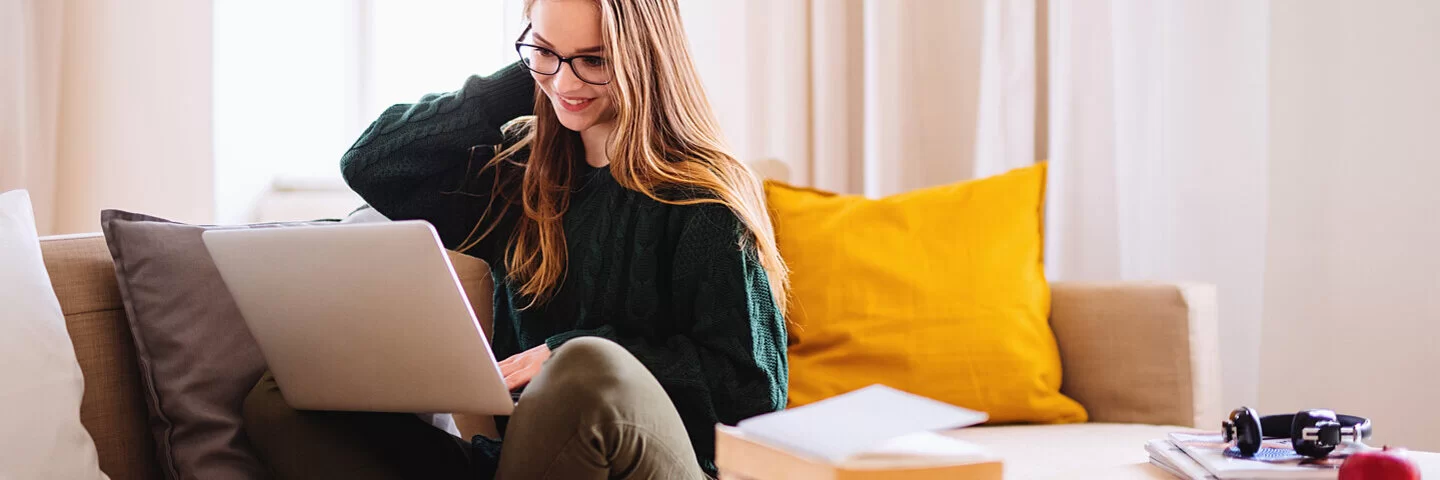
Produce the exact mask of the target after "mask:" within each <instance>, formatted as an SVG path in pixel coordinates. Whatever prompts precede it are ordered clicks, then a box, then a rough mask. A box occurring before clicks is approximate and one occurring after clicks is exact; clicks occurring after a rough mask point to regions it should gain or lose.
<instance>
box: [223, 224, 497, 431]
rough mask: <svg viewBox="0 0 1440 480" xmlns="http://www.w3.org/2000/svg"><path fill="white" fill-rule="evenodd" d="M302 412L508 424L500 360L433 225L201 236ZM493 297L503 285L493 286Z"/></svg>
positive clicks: (487, 311)
mask: <svg viewBox="0 0 1440 480" xmlns="http://www.w3.org/2000/svg"><path fill="white" fill-rule="evenodd" d="M202 239H203V241H204V242H205V247H206V248H207V249H209V251H210V256H211V257H212V258H213V259H214V261H215V266H216V267H217V268H219V270H220V276H221V278H223V279H224V281H225V285H226V286H227V287H228V288H229V290H230V293H231V295H232V296H233V297H234V298H235V304H236V305H237V306H239V308H240V314H241V315H242V316H243V317H244V318H245V324H246V325H247V326H248V327H249V328H250V333H251V334H252V335H253V336H254V337H255V341H256V343H258V344H259V346H260V351H261V353H262V354H263V355H264V357H265V361H266V362H268V364H269V366H270V371H271V372H272V373H273V374H274V375H275V381H276V382H277V383H278V384H279V385H280V389H281V391H283V392H284V395H285V400H286V402H288V403H289V404H290V406H292V407H294V408H296V409H299V410H342V411H370V412H406V413H473V414H489V415H509V414H510V413H511V411H512V410H513V409H514V405H515V402H514V398H513V397H512V396H511V394H510V392H509V390H508V389H506V388H505V381H504V379H503V378H502V377H501V374H500V368H499V366H498V365H497V364H496V361H495V354H494V352H492V351H491V350H490V344H489V342H488V341H487V340H486V338H485V334H484V333H483V331H482V330H481V328H480V323H479V320H478V318H477V316H476V315H477V314H479V315H484V316H486V318H488V317H489V316H490V315H491V314H492V313H493V312H491V311H490V309H489V308H490V307H489V306H488V305H487V306H486V307H485V309H484V310H483V311H479V312H477V311H475V310H474V309H472V308H471V306H470V302H469V301H467V300H466V297H465V293H464V291H463V290H462V289H461V286H460V280H459V278H458V277H457V276H456V275H455V269H454V267H453V266H452V265H451V264H450V259H449V257H448V256H447V255H446V254H445V249H444V247H443V246H442V245H441V243H440V238H439V236H438V235H437V234H436V232H435V229H434V227H432V226H431V225H430V224H429V223H427V222H423V221H413V220H412V221H399V222H382V223H355V224H336V225H318V226H305V227H287V228H252V229H233V230H209V231H206V232H205V233H204V234H203V235H202ZM492 288H493V287H492Z"/></svg>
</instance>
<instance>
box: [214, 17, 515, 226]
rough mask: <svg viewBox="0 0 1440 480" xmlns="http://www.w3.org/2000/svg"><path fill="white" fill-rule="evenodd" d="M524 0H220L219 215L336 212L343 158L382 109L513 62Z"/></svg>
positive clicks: (236, 219) (348, 195)
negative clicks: (514, 46)
mask: <svg viewBox="0 0 1440 480" xmlns="http://www.w3.org/2000/svg"><path fill="white" fill-rule="evenodd" d="M521 8H522V0H406V1H403V2H401V1H388V0H305V1H301V2H296V1H291V0H218V1H216V2H215V10H214V12H215V13H214V15H215V17H214V22H215V24H214V27H215V30H214V32H215V36H214V46H213V48H214V51H215V57H214V58H215V60H214V61H215V66H214V85H215V97H214V108H215V162H216V165H215V192H216V193H215V195H216V199H215V200H216V202H215V203H216V210H217V211H216V220H217V221H218V222H220V223H243V222H252V221H274V220H306V219H314V218H335V217H339V216H343V215H345V214H346V213H348V212H349V211H350V209H353V208H355V207H356V206H359V205H360V203H361V202H362V201H361V200H360V199H359V198H358V197H356V196H355V195H354V194H353V193H352V192H350V191H349V189H348V188H347V187H346V186H345V184H344V182H343V181H342V180H341V179H340V172H339V167H338V166H339V160H340V156H341V155H342V154H343V153H344V152H345V150H346V149H347V148H349V146H350V144H351V143H353V142H354V141H355V138H356V137H358V136H359V135H360V133H361V132H362V131H364V129H365V127H367V126H368V125H369V124H370V122H371V121H373V120H374V119H375V117H376V116H378V115H379V114H380V112H381V111H383V110H384V109H385V108H386V107H388V106H390V105H393V104H396V103H410V102H414V101H415V100H417V99H419V98H420V96H421V95H424V94H426V93H431V92H445V91H451V90H455V89H457V88H459V87H460V86H461V85H462V84H463V83H464V81H465V78H466V77H467V76H469V75H472V74H487V73H489V72H492V71H494V70H496V69H498V68H500V67H503V66H504V65H506V64H508V63H510V62H513V61H515V58H514V57H515V53H514V50H513V48H512V47H511V45H512V41H513V40H514V38H515V37H516V36H518V35H519V34H520V32H521V30H522V29H523V19H522V18H521Z"/></svg>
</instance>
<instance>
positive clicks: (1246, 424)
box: [1230, 407, 1264, 457]
mask: <svg viewBox="0 0 1440 480" xmlns="http://www.w3.org/2000/svg"><path fill="white" fill-rule="evenodd" d="M1230 425H1231V428H1232V429H1233V430H1234V435H1235V448H1236V449H1239V450H1240V453H1241V454H1243V455H1245V456H1247V457H1248V456H1251V455H1254V454H1255V452H1258V451H1260V442H1261V439H1262V438H1264V432H1263V431H1261V430H1260V416H1259V415H1257V414H1256V413H1255V410H1254V409H1252V408H1250V407H1240V408H1237V409H1235V411H1233V412H1230Z"/></svg>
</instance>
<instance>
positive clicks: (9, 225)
mask: <svg viewBox="0 0 1440 480" xmlns="http://www.w3.org/2000/svg"><path fill="white" fill-rule="evenodd" d="M0 379H4V380H3V381H0V425H3V426H4V427H3V428H0V452H3V453H0V478H66V479H71V478H73V479H99V478H105V475H104V474H103V473H101V472H100V465H99V461H98V460H97V454H96V452H95V443H94V441H93V440H91V438H90V434H89V432H87V431H86V430H85V427H84V426H83V425H82V424H81V423H80V398H81V395H83V394H84V391H85V386H84V380H83V376H82V374H81V371H80V364H79V363H78V362H77V361H76V360H75V349H74V346H73V345H72V344H71V342H70V335H69V332H68V331H66V329H65V316H64V313H62V311H61V309H60V301H59V300H58V299H57V298H56V296H55V290H54V288H53V287H52V286H51V284H50V276H49V274H48V273H47V271H46V270H45V262H44V260H43V258H42V256H41V251H40V242H39V239H38V238H37V237H36V231H35V217H34V214H33V213H32V211H31V207H30V196H29V194H27V193H26V192H25V191H24V190H17V191H11V192H7V193H4V194H0Z"/></svg>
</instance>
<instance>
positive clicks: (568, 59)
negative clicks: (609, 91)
mask: <svg viewBox="0 0 1440 480" xmlns="http://www.w3.org/2000/svg"><path fill="white" fill-rule="evenodd" d="M530 28H531V26H529V25H527V26H525V31H524V32H521V33H520V38H518V39H516V40H515V54H516V55H519V56H520V65H521V66H524V67H525V69H526V70H529V71H532V72H535V73H538V74H541V75H555V74H557V73H560V69H562V68H565V67H564V66H565V65H570V73H573V74H575V78H578V79H580V81H582V82H585V83H588V84H591V85H609V84H610V82H612V81H614V80H615V74H614V73H613V72H612V73H611V74H610V79H609V80H605V82H604V83H599V82H592V81H590V80H589V79H587V78H585V76H584V75H581V74H580V69H577V68H575V64H574V63H571V62H573V61H575V60H583V59H589V58H594V59H598V60H600V61H602V62H605V65H606V68H609V65H610V60H609V59H607V58H605V57H602V56H599V55H575V56H573V57H566V56H564V55H560V53H558V52H556V51H554V50H551V49H548V48H545V47H542V46H539V45H535V44H531V43H525V42H521V41H520V40H522V39H524V38H525V35H528V34H529V33H530ZM525 47H530V48H534V49H537V50H543V51H545V52H549V53H550V54H551V55H554V56H555V58H558V59H560V62H559V63H556V64H555V71H553V72H548V73H547V72H542V71H539V70H536V69H535V67H532V66H530V64H529V63H528V62H526V61H525V53H524V52H522V51H520V49H522V48H525Z"/></svg>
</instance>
